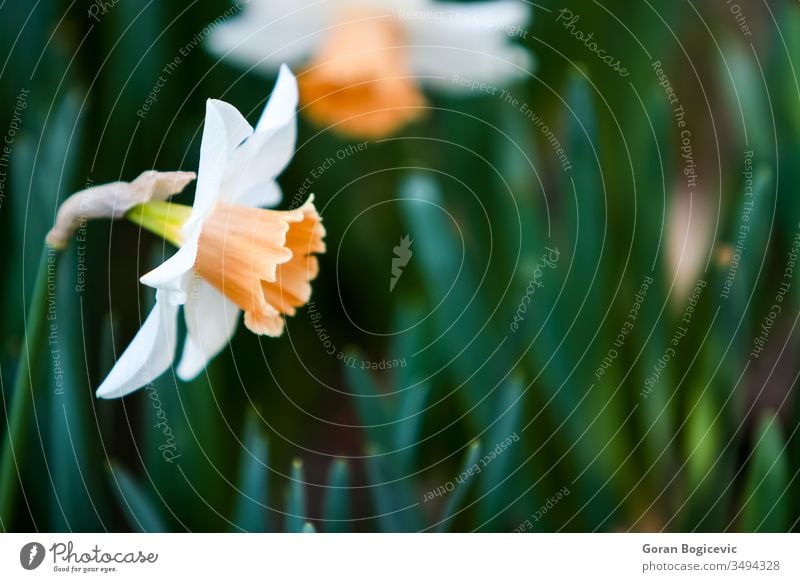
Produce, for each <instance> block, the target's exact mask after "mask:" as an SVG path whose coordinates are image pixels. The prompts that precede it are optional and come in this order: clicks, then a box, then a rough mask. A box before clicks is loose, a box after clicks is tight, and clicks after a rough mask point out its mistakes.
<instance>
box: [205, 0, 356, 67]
mask: <svg viewBox="0 0 800 582" xmlns="http://www.w3.org/2000/svg"><path fill="white" fill-rule="evenodd" d="M341 4H342V3H341V1H337V0H295V1H292V2H288V1H284V2H277V1H275V0H251V1H250V2H249V3H247V4H246V5H245V9H244V10H243V11H242V12H241V13H240V14H239V15H238V16H237V17H235V18H232V19H230V20H229V21H227V22H224V23H222V24H221V25H219V26H218V27H216V28H215V29H214V32H213V33H212V34H211V35H210V36H209V38H208V41H207V46H208V48H209V50H210V51H211V52H212V53H213V54H215V55H217V56H218V57H221V58H223V59H224V60H230V61H232V62H236V63H238V64H239V65H240V66H246V67H257V68H258V69H260V70H261V71H262V72H265V73H272V72H274V71H276V70H277V69H278V68H279V67H280V66H281V64H283V63H289V64H299V63H302V62H303V61H306V60H308V59H309V58H311V56H312V55H313V53H314V51H315V50H316V49H317V47H318V46H319V44H320V43H321V42H322V41H323V39H324V38H325V35H326V30H327V29H328V27H330V26H331V24H333V22H334V19H335V17H336V11H337V9H339V8H340V7H341Z"/></svg>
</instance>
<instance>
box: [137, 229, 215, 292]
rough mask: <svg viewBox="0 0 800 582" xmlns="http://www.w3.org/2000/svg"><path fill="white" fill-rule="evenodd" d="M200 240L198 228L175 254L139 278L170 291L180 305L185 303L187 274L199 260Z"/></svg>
mask: <svg viewBox="0 0 800 582" xmlns="http://www.w3.org/2000/svg"><path fill="white" fill-rule="evenodd" d="M199 240H200V230H199V229H196V234H195V236H192V237H191V238H189V239H188V240H186V242H185V243H184V244H183V246H181V248H179V249H178V251H177V252H176V253H175V254H174V255H172V256H171V257H170V258H168V259H167V260H166V261H164V262H163V263H161V264H160V265H159V266H158V267H156V268H155V269H153V270H152V271H150V272H149V273H146V274H145V275H142V277H141V278H140V279H139V280H140V281H141V282H142V283H144V284H145V285H147V286H148V287H154V288H156V289H164V290H167V291H170V292H171V295H170V300H171V301H174V302H175V303H176V304H178V305H180V304H183V303H184V302H185V301H186V286H187V283H188V279H187V275H189V273H190V271H191V270H192V268H193V267H194V263H195V261H196V260H197V245H198V243H199Z"/></svg>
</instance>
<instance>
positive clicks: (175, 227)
mask: <svg viewBox="0 0 800 582" xmlns="http://www.w3.org/2000/svg"><path fill="white" fill-rule="evenodd" d="M191 213H192V207H191V206H186V205H184V204H175V203H174V202H162V201H160V200H157V201H155V202H148V203H146V204H139V205H138V206H134V207H133V208H131V209H130V210H129V211H128V214H126V215H125V218H127V219H128V220H130V221H131V222H133V223H134V224H138V225H139V226H141V227H142V228H144V229H145V230H149V231H150V232H152V233H153V234H156V235H158V236H160V237H161V238H163V239H165V240H166V241H168V242H170V243H172V244H173V245H175V246H176V247H179V246H181V244H183V234H182V231H183V225H184V224H186V221H187V220H189V215H191Z"/></svg>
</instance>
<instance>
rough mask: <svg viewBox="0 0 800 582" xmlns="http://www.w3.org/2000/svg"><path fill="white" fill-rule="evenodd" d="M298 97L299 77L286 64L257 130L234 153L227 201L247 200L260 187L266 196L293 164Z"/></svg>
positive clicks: (228, 174)
mask: <svg viewBox="0 0 800 582" xmlns="http://www.w3.org/2000/svg"><path fill="white" fill-rule="evenodd" d="M297 99H298V96H297V80H296V79H295V78H294V75H292V72H291V71H290V70H289V68H288V67H286V66H284V67H282V68H281V73H280V75H279V77H278V81H277V83H276V84H275V90H274V91H273V92H272V96H271V97H270V99H269V102H268V103H267V105H266V107H265V108H264V113H263V114H262V115H261V119H260V120H259V122H258V125H257V126H256V132H255V133H254V134H253V135H252V136H251V137H250V139H248V140H247V141H246V142H244V143H243V144H242V145H240V146H239V147H238V148H236V151H234V152H233V154H232V155H231V159H230V162H229V164H228V167H227V170H226V172H225V179H224V181H223V185H222V190H223V192H224V199H225V200H226V201H228V202H231V203H234V204H246V203H247V202H245V200H247V199H252V198H253V195H252V193H253V191H254V190H259V189H260V190H262V191H264V195H263V196H259V195H257V194H256V197H257V198H263V197H264V196H266V194H267V191H266V190H267V188H269V185H270V183H271V182H272V181H273V180H274V179H275V178H276V177H277V176H278V174H280V173H281V172H282V171H283V170H284V168H285V167H286V166H287V165H288V164H289V162H290V161H291V159H292V156H293V155H294V149H295V145H296V143H297Z"/></svg>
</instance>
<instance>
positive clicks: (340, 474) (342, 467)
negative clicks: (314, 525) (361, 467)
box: [323, 459, 351, 533]
mask: <svg viewBox="0 0 800 582" xmlns="http://www.w3.org/2000/svg"><path fill="white" fill-rule="evenodd" d="M350 492H351V490H350V470H349V468H348V465H347V461H346V460H345V459H334V461H333V463H331V466H330V469H328V486H327V489H326V491H325V502H324V509H323V516H324V518H325V522H324V529H325V531H326V532H328V533H339V532H346V531H350V529H351V528H350V526H351V522H350V521H349V519H350Z"/></svg>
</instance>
